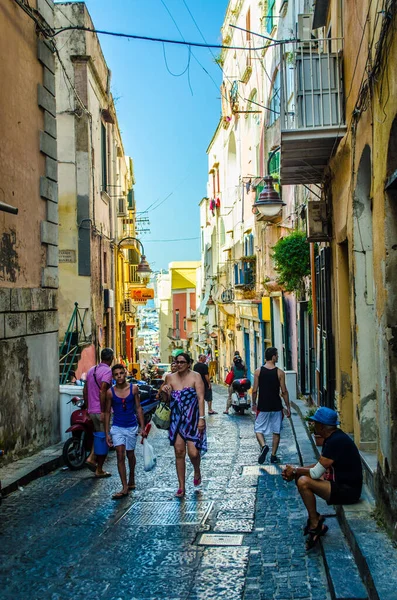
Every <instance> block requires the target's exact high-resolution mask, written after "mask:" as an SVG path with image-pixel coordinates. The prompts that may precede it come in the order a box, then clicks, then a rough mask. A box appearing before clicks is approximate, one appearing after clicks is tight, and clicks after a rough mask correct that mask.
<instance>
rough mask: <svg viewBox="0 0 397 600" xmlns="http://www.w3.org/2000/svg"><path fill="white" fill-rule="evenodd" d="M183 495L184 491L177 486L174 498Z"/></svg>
mask: <svg viewBox="0 0 397 600" xmlns="http://www.w3.org/2000/svg"><path fill="white" fill-rule="evenodd" d="M184 495H185V492H184V491H183V490H182V489H181V488H179V490H178V491H177V493H176V494H175V498H183V497H184Z"/></svg>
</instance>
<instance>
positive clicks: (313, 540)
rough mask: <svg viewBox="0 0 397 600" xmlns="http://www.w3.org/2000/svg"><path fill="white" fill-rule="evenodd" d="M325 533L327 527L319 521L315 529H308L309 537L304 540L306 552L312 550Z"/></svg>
mask: <svg viewBox="0 0 397 600" xmlns="http://www.w3.org/2000/svg"><path fill="white" fill-rule="evenodd" d="M327 531H328V527H327V526H326V525H324V524H323V523H321V522H320V521H319V522H318V525H317V527H316V528H315V529H309V531H308V535H309V537H308V538H307V540H306V550H311V549H312V548H314V546H315V545H316V544H317V542H318V540H319V539H320V537H321V536H323V535H325V534H326V533H327Z"/></svg>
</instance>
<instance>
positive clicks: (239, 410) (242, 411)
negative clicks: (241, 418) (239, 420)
mask: <svg viewBox="0 0 397 600" xmlns="http://www.w3.org/2000/svg"><path fill="white" fill-rule="evenodd" d="M233 410H234V411H235V412H236V413H237V414H238V415H243V414H244V411H245V408H240V406H233Z"/></svg>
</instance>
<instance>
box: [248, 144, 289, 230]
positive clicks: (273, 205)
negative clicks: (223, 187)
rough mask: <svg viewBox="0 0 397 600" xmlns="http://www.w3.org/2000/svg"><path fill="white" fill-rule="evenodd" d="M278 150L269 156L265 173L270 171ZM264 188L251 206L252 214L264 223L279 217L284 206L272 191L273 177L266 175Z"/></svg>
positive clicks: (278, 195)
mask: <svg viewBox="0 0 397 600" xmlns="http://www.w3.org/2000/svg"><path fill="white" fill-rule="evenodd" d="M279 150H280V146H278V147H277V148H276V149H275V150H273V152H271V154H270V155H269V158H268V161H267V172H268V173H269V170H270V161H271V159H272V158H273V156H274V155H275V154H276V152H278V151H279ZM263 181H264V184H265V185H264V188H263V190H262V191H261V193H260V194H259V198H258V199H257V200H256V201H255V202H254V204H253V207H252V209H253V212H255V214H256V215H257V216H259V215H260V216H261V218H262V219H263V220H264V221H273V220H274V219H275V218H277V217H279V216H280V214H281V210H282V208H283V206H285V202H283V201H282V200H281V198H280V194H279V193H278V192H277V190H275V189H274V186H273V177H272V176H271V175H266V177H264V178H263Z"/></svg>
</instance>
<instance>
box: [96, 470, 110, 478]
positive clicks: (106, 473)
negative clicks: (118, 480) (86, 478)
mask: <svg viewBox="0 0 397 600" xmlns="http://www.w3.org/2000/svg"><path fill="white" fill-rule="evenodd" d="M111 476H112V474H111V473H108V472H107V471H103V473H98V474H97V473H95V477H96V478H97V479H103V478H104V477H111Z"/></svg>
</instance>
